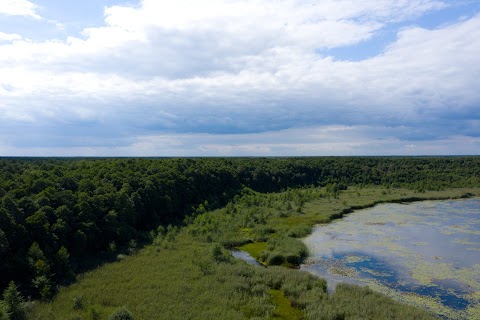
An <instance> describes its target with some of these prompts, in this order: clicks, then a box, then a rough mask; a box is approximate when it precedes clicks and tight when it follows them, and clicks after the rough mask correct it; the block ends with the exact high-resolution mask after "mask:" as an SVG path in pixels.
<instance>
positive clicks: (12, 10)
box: [0, 0, 42, 20]
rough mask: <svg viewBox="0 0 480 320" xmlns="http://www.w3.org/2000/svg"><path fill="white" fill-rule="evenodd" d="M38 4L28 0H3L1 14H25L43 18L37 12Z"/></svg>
mask: <svg viewBox="0 0 480 320" xmlns="http://www.w3.org/2000/svg"><path fill="white" fill-rule="evenodd" d="M36 9H37V5H36V4H34V3H33V2H31V1H27V0H2V1H0V14H4V15H10V16H25V17H30V18H34V19H38V20H41V19H42V17H41V16H39V15H38V14H37V12H36Z"/></svg>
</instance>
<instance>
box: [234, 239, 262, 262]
mask: <svg viewBox="0 0 480 320" xmlns="http://www.w3.org/2000/svg"><path fill="white" fill-rule="evenodd" d="M238 249H240V250H242V251H245V252H248V253H249V254H250V255H251V256H252V257H254V258H255V259H257V260H259V261H260V257H261V254H262V252H263V251H264V250H266V249H267V243H266V242H254V243H247V244H244V245H243V246H240V247H238Z"/></svg>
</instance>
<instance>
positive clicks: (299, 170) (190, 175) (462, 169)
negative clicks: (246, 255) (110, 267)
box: [0, 156, 480, 301]
mask: <svg viewBox="0 0 480 320" xmlns="http://www.w3.org/2000/svg"><path fill="white" fill-rule="evenodd" d="M479 185H480V157H474V156H463V157H300V158H152V159H147V158H105V159H103V158H92V159H90V158H1V159H0V198H1V203H0V261H1V264H0V290H1V291H2V292H3V291H4V290H5V292H7V291H8V290H9V289H10V291H12V290H13V288H12V283H14V284H15V285H16V287H17V288H19V290H20V292H21V293H22V294H23V296H26V297H27V296H28V297H30V298H31V299H40V300H44V301H48V300H49V299H51V298H52V297H53V296H54V295H55V293H56V292H57V290H58V288H59V287H61V286H64V285H68V284H70V283H72V282H73V281H75V277H76V275H77V274H80V273H82V272H85V271H87V270H90V269H92V268H95V267H96V266H98V265H100V264H102V263H105V262H108V261H111V260H112V259H116V257H117V256H118V254H119V253H129V252H134V251H136V250H137V249H138V248H140V247H142V246H143V245H145V244H148V243H152V242H155V240H157V241H159V240H158V239H160V240H161V241H164V240H165V239H167V238H168V237H174V236H175V233H176V232H178V228H179V227H181V226H185V225H187V226H188V230H189V234H190V235H191V236H194V237H197V238H198V237H200V238H202V239H203V240H205V241H206V242H210V243H212V242H213V243H219V244H221V246H222V248H220V249H218V250H220V251H219V252H221V250H223V248H226V247H234V246H240V245H247V246H248V243H247V242H245V240H244V238H242V237H241V236H238V237H236V236H235V234H234V233H235V232H237V231H238V230H240V229H241V228H245V227H249V228H251V229H252V230H253V231H252V232H253V235H252V236H253V237H254V238H255V239H256V242H262V243H265V244H264V246H268V247H264V248H263V249H265V248H267V249H268V250H261V251H262V252H263V256H261V257H258V259H259V260H261V261H264V262H265V263H266V264H269V265H276V264H278V265H290V266H295V265H298V263H299V262H300V261H301V259H302V258H303V257H304V256H305V255H306V252H305V251H304V248H303V247H302V246H299V245H298V244H297V243H295V242H291V241H290V240H289V238H288V237H287V238H270V237H269V236H268V235H269V233H272V230H271V229H269V228H268V227H265V226H264V227H261V225H262V223H258V221H259V219H260V220H261V219H271V218H272V214H270V215H269V213H268V212H266V213H265V212H264V213H263V214H259V213H258V212H257V211H255V210H249V209H248V208H251V207H254V206H255V205H256V201H257V200H255V199H259V198H258V197H256V195H257V194H267V193H279V192H284V195H286V196H285V197H289V198H288V206H289V208H286V210H287V211H288V210H293V211H295V210H297V211H298V212H301V211H302V207H303V204H304V203H305V202H306V201H308V200H309V199H310V198H317V197H321V196H325V195H327V196H329V197H330V196H331V197H337V196H338V193H339V192H340V191H342V190H345V189H347V188H350V187H352V186H356V187H358V188H365V187H375V186H382V187H383V188H386V189H395V188H397V189H398V188H403V189H408V190H413V191H415V192H418V193H422V192H425V191H429V190H437V191H438V190H443V189H446V188H460V187H462V188H468V187H472V188H475V187H478V186H479ZM300 187H301V188H312V191H310V192H303V193H298V192H295V189H296V188H300ZM316 187H324V189H323V190H324V191H322V192H323V193H322V192H321V193H315V192H316V191H313V190H314V189H313V188H316ZM240 198H241V199H242V202H241V203H243V205H242V206H243V207H242V208H247V209H241V210H240V209H239V207H238V206H237V207H235V203H236V200H237V202H238V200H239V199H240ZM267 199H268V198H267ZM272 199H273V198H272ZM277 200H278V199H277ZM277 200H275V201H277ZM262 201H263V200H262ZM267 201H268V200H267ZM272 201H273V200H272ZM291 204H293V206H294V208H292V207H291V206H292V205H291ZM263 205H265V203H263ZM223 207H225V209H223V210H226V211H227V212H228V214H230V215H232V213H235V212H237V211H242V212H243V213H242V215H241V217H242V218H241V219H240V218H239V219H237V220H235V221H237V222H238V223H237V224H233V225H232V223H230V222H228V221H223V222H222V220H221V219H216V220H215V221H217V222H216V223H217V225H214V224H211V223H210V224H209V223H207V222H208V221H207V220H209V219H210V220H211V218H210V215H211V214H207V212H210V211H214V210H215V209H218V208H223ZM272 210H273V208H272ZM254 211H255V212H254ZM277 211H278V210H277ZM272 212H273V211H272ZM224 216H225V215H224ZM206 221H207V222H206ZM256 224H259V225H260V227H256ZM264 224H265V223H263V225H264ZM232 226H234V227H232ZM229 227H230V229H229ZM219 228H220V229H222V232H217V231H216V230H219ZM296 228H297V229H295V230H293V231H292V230H289V232H293V233H295V232H297V233H298V235H301V234H305V232H307V233H308V232H309V230H310V229H309V228H308V227H302V226H297V227H296ZM226 234H228V235H226ZM237 238H238V240H236V239H237ZM289 247H291V251H293V254H290V253H291V252H287V253H284V254H283V253H282V252H278V250H276V249H275V248H289ZM289 250H290V249H289ZM206 272H207V273H208V270H206ZM12 281H13V282H12Z"/></svg>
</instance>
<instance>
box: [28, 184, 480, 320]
mask: <svg viewBox="0 0 480 320" xmlns="http://www.w3.org/2000/svg"><path fill="white" fill-rule="evenodd" d="M467 192H470V193H473V194H475V195H479V194H480V190H479V189H454V190H448V191H435V192H433V191H432V192H425V193H415V192H413V191H410V190H403V189H380V188H372V189H361V190H360V189H351V190H347V191H344V192H341V193H340V194H339V196H338V198H334V197H331V196H330V197H328V196H327V195H325V193H324V190H322V189H304V190H293V191H287V192H285V193H280V194H266V195H261V194H254V195H249V196H247V197H256V204H255V205H254V206H252V205H248V204H246V203H247V202H248V201H250V202H252V201H251V199H246V200H245V201H244V200H242V199H239V200H238V202H236V203H235V204H234V207H235V213H234V214H232V213H230V214H226V213H225V210H224V209H220V210H216V211H214V212H208V213H206V214H204V215H201V216H199V217H197V219H196V220H195V221H194V222H193V223H192V225H191V226H188V227H186V228H183V229H182V230H181V231H180V233H179V234H178V236H177V238H176V240H175V241H173V240H172V241H171V242H170V243H169V244H168V245H165V244H164V243H162V244H161V245H160V244H157V245H150V246H148V247H146V248H144V249H143V250H140V251H139V252H138V253H136V254H134V255H132V256H127V257H126V258H124V259H122V260H121V261H118V262H115V263H110V264H106V265H104V266H102V267H99V268H97V269H96V270H93V271H91V272H88V273H85V274H84V275H82V276H80V277H78V279H77V281H76V283H75V284H73V285H71V286H69V287H65V288H61V289H60V291H59V293H58V294H57V295H56V296H55V298H54V299H53V300H52V301H51V302H35V303H34V305H33V309H32V311H31V314H30V317H29V318H30V319H52V320H55V319H59V320H60V319H67V320H68V319H73V318H74V317H75V316H77V317H81V318H82V319H108V317H109V315H110V314H111V313H112V312H113V311H114V310H115V309H117V308H118V307H121V306H125V307H126V308H127V309H128V310H130V311H131V312H132V314H133V315H134V317H135V319H251V318H256V319H299V318H301V317H302V316H301V315H302V314H303V318H304V319H329V318H332V319H333V318H334V317H336V316H338V317H341V316H346V318H352V319H360V318H365V317H367V318H369V319H395V318H397V319H402V317H403V318H405V317H406V318H418V319H430V318H431V316H430V315H429V314H427V313H426V312H424V311H422V310H419V309H416V308H413V307H410V306H407V305H403V304H400V303H397V302H394V301H393V300H391V299H388V298H386V297H385V296H382V295H380V294H376V293H373V292H371V291H369V290H365V289H363V288H359V287H355V286H348V285H344V286H342V287H341V290H337V292H335V294H333V295H328V294H327V293H326V285H325V281H323V280H321V279H318V278H316V277H314V276H312V275H310V274H306V273H303V272H301V271H298V270H292V269H286V268H282V267H269V268H259V267H254V266H250V265H247V264H246V263H244V262H243V261H237V260H235V259H233V258H231V257H230V256H229V255H228V254H227V253H226V252H225V250H223V249H219V247H218V243H221V244H224V245H225V244H233V243H238V244H240V249H242V250H245V251H247V252H249V253H250V254H251V255H252V256H253V257H256V258H258V257H261V256H262V253H264V252H265V251H267V250H270V251H272V252H273V251H275V250H276V249H275V248H274V247H273V248H270V246H271V245H272V244H273V246H274V245H275V243H278V245H279V246H282V247H283V246H285V242H282V241H275V239H281V238H282V237H287V238H291V239H292V240H294V241H299V240H297V239H295V236H303V235H305V233H306V232H307V231H308V230H309V228H311V227H312V226H313V225H314V224H316V223H319V222H328V221H330V220H331V219H332V217H340V216H342V215H343V214H344V213H345V212H349V211H351V210H352V208H361V207H367V206H371V205H373V204H375V203H378V202H391V201H410V200H413V198H417V199H420V198H423V199H438V198H448V197H460V196H461V195H462V194H465V193H467ZM299 198H302V199H306V200H305V201H304V203H303V204H302V207H301V212H298V211H297V210H291V209H289V208H288V207H289V206H288V203H289V202H292V203H294V202H295V201H296V199H299ZM247 200H248V201H247ZM290 206H292V205H290ZM293 207H294V208H295V205H293ZM288 235H290V236H288ZM259 239H260V240H263V241H258V240H259ZM255 240H257V241H256V242H253V243H251V242H252V241H255ZM288 241H290V240H288ZM215 244H217V245H215ZM242 244H243V245H242ZM292 248H295V245H292ZM219 250H220V251H219ZM221 250H223V252H222V251H221ZM294 250H298V248H296V249H294ZM282 254H285V255H287V254H288V253H282ZM79 299H80V300H81V303H79ZM400 315H401V316H400Z"/></svg>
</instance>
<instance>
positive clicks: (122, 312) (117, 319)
mask: <svg viewBox="0 0 480 320" xmlns="http://www.w3.org/2000/svg"><path fill="white" fill-rule="evenodd" d="M108 319H109V320H133V319H134V318H133V315H132V313H131V312H130V311H128V309H127V308H125V307H120V308H118V309H116V310H115V311H114V312H113V313H112V315H111V316H110V317H109V318H108Z"/></svg>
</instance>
